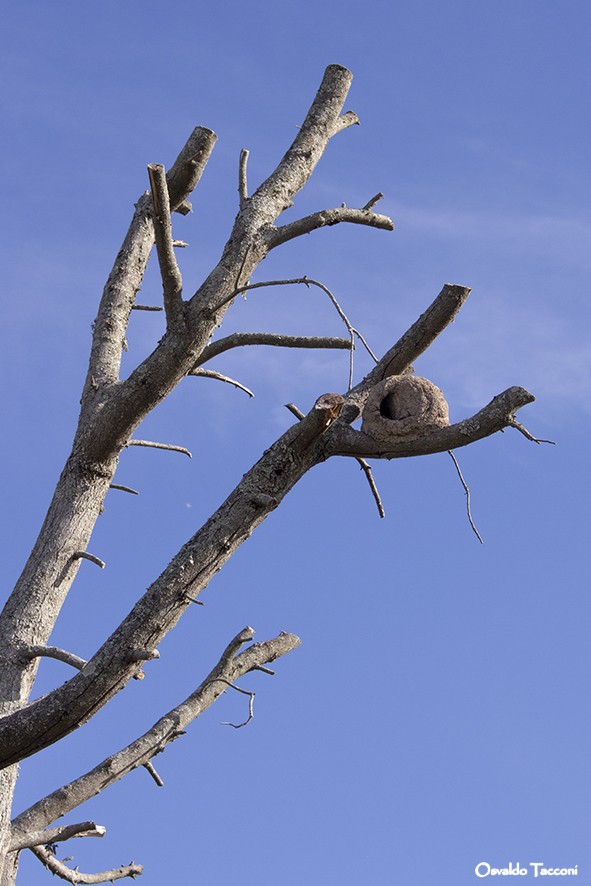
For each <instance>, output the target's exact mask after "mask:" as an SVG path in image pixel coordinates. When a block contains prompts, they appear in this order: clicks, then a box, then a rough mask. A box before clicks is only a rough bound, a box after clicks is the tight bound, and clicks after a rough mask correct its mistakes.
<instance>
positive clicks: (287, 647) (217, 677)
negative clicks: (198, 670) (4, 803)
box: [12, 627, 300, 834]
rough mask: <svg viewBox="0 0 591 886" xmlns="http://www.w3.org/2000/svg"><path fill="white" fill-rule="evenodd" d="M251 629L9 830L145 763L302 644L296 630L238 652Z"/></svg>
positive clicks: (35, 822) (31, 823)
mask: <svg viewBox="0 0 591 886" xmlns="http://www.w3.org/2000/svg"><path fill="white" fill-rule="evenodd" d="M253 636H254V631H253V629H252V628H249V627H247V628H245V629H244V630H243V631H241V632H240V633H239V634H238V635H237V636H236V637H235V638H234V639H233V640H232V642H231V643H230V644H229V645H228V646H227V648H226V649H225V650H224V652H223V653H222V655H221V657H220V659H219V661H218V662H217V664H216V665H215V667H214V668H213V669H212V670H211V671H210V673H209V674H208V675H207V677H206V678H205V679H204V680H203V681H202V682H201V684H200V685H199V686H198V687H197V689H195V691H194V692H192V693H191V695H189V696H188V698H186V699H185V700H184V701H183V702H182V703H181V704H179V705H177V706H176V707H174V708H173V709H172V710H170V711H169V712H168V713H167V714H165V715H164V716H163V717H161V718H160V719H159V720H158V721H157V722H156V723H155V724H154V725H153V726H152V727H151V728H150V729H149V730H148V731H147V732H146V733H145V734H144V735H142V736H141V737H140V738H138V739H136V740H135V741H134V742H132V743H131V744H129V745H127V747H125V748H123V749H122V750H121V751H118V752H117V753H115V754H112V755H111V756H109V757H107V759H106V760H103V762H102V763H99V764H98V766H95V768H94V769H92V770H91V771H90V772H87V773H85V774H84V775H82V776H80V777H79V778H77V779H75V780H74V781H72V782H70V783H69V784H67V785H64V786H63V787H61V788H58V789H57V790H56V791H53V793H51V794H49V795H48V796H47V797H44V798H43V799H42V800H39V801H38V802H37V803H35V804H34V805H33V806H30V807H29V808H28V809H27V810H25V811H24V812H22V813H21V814H20V815H18V816H17V817H16V818H15V819H14V821H13V822H12V828H13V833H15V834H16V833H19V834H22V833H31V832H33V831H38V830H40V829H41V828H44V827H47V826H48V825H50V824H51V823H52V822H53V821H55V820H56V819H57V818H59V817H60V816H61V815H65V814H67V813H68V812H72V810H74V809H76V808H77V807H78V806H80V805H81V804H82V803H84V802H86V800H89V799H91V798H92V797H94V796H96V794H98V793H99V792H101V791H103V790H104V789H105V788H107V787H109V786H110V785H112V784H114V783H115V782H117V781H119V779H121V778H123V777H124V776H125V775H127V774H128V773H129V772H131V771H132V770H133V769H136V768H137V767H138V766H144V765H145V764H146V763H148V762H149V761H150V760H151V759H152V757H154V756H155V755H156V754H159V753H161V752H162V751H163V750H164V749H165V748H166V746H167V745H168V744H170V742H172V741H174V740H175V739H176V738H178V737H179V736H180V735H181V734H182V733H183V732H184V730H185V729H186V728H187V726H188V725H189V724H190V723H192V722H193V720H195V719H196V718H197V717H199V716H200V715H201V714H202V713H203V712H204V711H206V710H207V708H209V707H210V706H211V705H212V704H213V703H214V702H215V701H216V700H217V699H218V698H219V696H220V695H222V694H223V692H224V691H225V689H226V686H227V684H228V683H229V684H233V683H234V682H235V681H236V680H238V679H239V678H240V677H243V676H244V675H245V674H247V673H248V672H249V671H253V670H256V669H258V668H262V667H263V666H264V665H266V664H270V663H271V662H273V661H275V660H276V659H277V658H280V657H281V656H282V655H286V654H287V653H288V652H291V651H292V650H293V649H296V648H297V647H298V646H299V645H300V640H299V638H298V637H296V636H295V635H294V634H283V633H282V634H279V636H278V637H275V638H274V639H272V640H266V641H265V642H263V643H254V644H253V645H252V646H249V647H248V648H247V649H245V650H244V652H242V653H240V654H238V652H239V649H240V647H241V646H243V645H244V643H248V642H250V641H251V640H252V638H253Z"/></svg>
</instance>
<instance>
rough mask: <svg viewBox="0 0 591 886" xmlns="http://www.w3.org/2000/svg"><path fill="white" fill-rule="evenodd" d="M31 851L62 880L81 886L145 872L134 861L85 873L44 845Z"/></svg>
mask: <svg viewBox="0 0 591 886" xmlns="http://www.w3.org/2000/svg"><path fill="white" fill-rule="evenodd" d="M31 852H32V853H33V855H35V856H36V857H37V858H38V859H39V861H40V862H41V864H43V865H44V866H45V867H46V868H47V870H48V871H51V873H52V874H55V875H56V876H58V877H59V878H60V879H61V880H67V881H68V883H76V884H80V886H82V884H85V886H86V884H87V886H93V884H95V883H113V882H114V881H115V880H122V879H123V878H124V877H131V878H132V880H134V879H135V878H136V877H138V876H139V875H140V874H142V873H143V872H144V869H143V867H142V866H141V864H134V863H133V862H132V863H131V864H125V865H121V867H119V868H112V869H111V870H110V871H101V872H100V873H98V874H84V873H83V872H82V871H79V870H78V868H69V867H68V866H67V865H65V864H64V863H63V861H58V859H57V858H55V856H53V855H52V854H51V852H50V851H49V849H45V847H43V846H36V847H34V848H32V849H31Z"/></svg>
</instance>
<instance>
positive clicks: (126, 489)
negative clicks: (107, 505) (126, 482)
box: [109, 483, 139, 495]
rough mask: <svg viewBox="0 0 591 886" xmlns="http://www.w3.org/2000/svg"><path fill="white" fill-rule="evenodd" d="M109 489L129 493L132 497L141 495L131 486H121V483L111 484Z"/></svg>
mask: <svg viewBox="0 0 591 886" xmlns="http://www.w3.org/2000/svg"><path fill="white" fill-rule="evenodd" d="M109 489H120V490H121V492H129V493H130V494H131V495H139V492H138V491H137V489H132V488H131V486H121V484H120V483H109Z"/></svg>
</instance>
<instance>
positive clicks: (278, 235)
mask: <svg viewBox="0 0 591 886" xmlns="http://www.w3.org/2000/svg"><path fill="white" fill-rule="evenodd" d="M342 222H349V223H350V224H354V225H366V226H367V227H370V228H379V229H380V230H382V231H393V230H394V222H393V221H392V219H391V218H388V216H387V215H379V214H378V213H376V212H371V211H370V210H369V209H350V208H349V207H348V206H341V207H339V208H337V209H322V210H320V211H319V212H313V213H312V214H311V215H306V216H304V218H298V219H297V220H296V221H293V222H290V223H289V224H287V225H281V226H280V227H274V228H272V229H271V230H270V231H269V233H268V235H267V236H268V244H269V248H270V249H275V247H277V246H281V244H282V243H287V242H288V240H293V239H294V237H301V236H302V235H303V234H310V233H311V232H312V231H317V230H318V229H319V228H325V227H331V226H332V225H338V224H341V223H342Z"/></svg>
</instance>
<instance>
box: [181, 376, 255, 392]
mask: <svg viewBox="0 0 591 886" xmlns="http://www.w3.org/2000/svg"><path fill="white" fill-rule="evenodd" d="M187 375H196V376H201V377H202V378H213V379H215V380H216V381H223V382H226V384H229V385H234V387H235V388H238V390H239V391H244V393H245V394H248V396H249V397H254V394H253V392H252V391H251V390H250V388H247V387H245V386H244V385H242V384H240V382H239V381H236V379H234V378H230V377H229V376H228V375H222V373H221V372H214V371H213V369H192V370H191V372H189V373H187Z"/></svg>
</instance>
